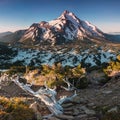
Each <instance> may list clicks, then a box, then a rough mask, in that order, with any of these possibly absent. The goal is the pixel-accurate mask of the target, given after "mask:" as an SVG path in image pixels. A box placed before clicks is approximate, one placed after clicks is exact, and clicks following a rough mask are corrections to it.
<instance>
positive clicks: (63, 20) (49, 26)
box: [20, 11, 104, 45]
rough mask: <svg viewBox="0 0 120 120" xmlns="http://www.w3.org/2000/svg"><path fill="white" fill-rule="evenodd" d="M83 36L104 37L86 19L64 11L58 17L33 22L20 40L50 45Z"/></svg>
mask: <svg viewBox="0 0 120 120" xmlns="http://www.w3.org/2000/svg"><path fill="white" fill-rule="evenodd" d="M85 37H92V38H104V33H103V32H102V31H100V30H99V29H98V28H97V27H96V26H94V25H92V24H91V23H90V22H88V21H83V20H80V19H79V18H77V17H76V16H75V15H74V14H73V13H72V12H69V11H64V12H63V13H62V14H61V16H60V17H58V18H56V19H54V20H52V21H49V22H46V21H42V22H40V23H34V24H32V25H31V26H30V28H29V29H28V30H27V31H26V32H25V34H24V35H23V36H22V38H21V39H20V42H25V41H29V40H32V41H34V42H37V43H38V42H43V41H45V42H47V43H50V44H52V45H54V44H63V43H65V42H68V41H70V40H75V39H80V40H82V39H83V38H85Z"/></svg>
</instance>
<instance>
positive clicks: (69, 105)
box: [62, 103, 73, 108]
mask: <svg viewBox="0 0 120 120" xmlns="http://www.w3.org/2000/svg"><path fill="white" fill-rule="evenodd" d="M71 106H73V104H72V103H68V104H62V107H64V108H69V107H71Z"/></svg>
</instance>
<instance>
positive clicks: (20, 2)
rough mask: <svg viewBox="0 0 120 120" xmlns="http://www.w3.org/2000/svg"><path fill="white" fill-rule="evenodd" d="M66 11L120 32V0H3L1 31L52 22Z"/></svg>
mask: <svg viewBox="0 0 120 120" xmlns="http://www.w3.org/2000/svg"><path fill="white" fill-rule="evenodd" d="M64 10H69V11H71V12H73V13H74V14H75V15H76V16H78V17H79V18H80V19H82V20H87V21H89V22H91V23H92V24H94V25H96V26H97V27H98V28H99V29H101V30H102V31H103V32H120V0H0V32H4V31H16V30H18V29H25V28H28V27H29V26H30V25H31V24H32V23H35V22H40V21H43V20H44V21H50V20H52V19H55V18H57V17H58V16H60V14H61V13H62V12H63V11H64Z"/></svg>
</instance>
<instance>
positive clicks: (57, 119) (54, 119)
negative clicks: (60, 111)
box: [49, 117, 60, 120]
mask: <svg viewBox="0 0 120 120" xmlns="http://www.w3.org/2000/svg"><path fill="white" fill-rule="evenodd" d="M49 120H60V119H59V118H56V117H51V118H49Z"/></svg>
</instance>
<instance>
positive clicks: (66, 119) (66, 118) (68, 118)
mask: <svg viewBox="0 0 120 120" xmlns="http://www.w3.org/2000/svg"><path fill="white" fill-rule="evenodd" d="M56 117H57V118H60V119H62V120H64V119H65V120H74V117H73V116H70V115H69V116H68V115H64V114H61V115H58V116H56Z"/></svg>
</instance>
